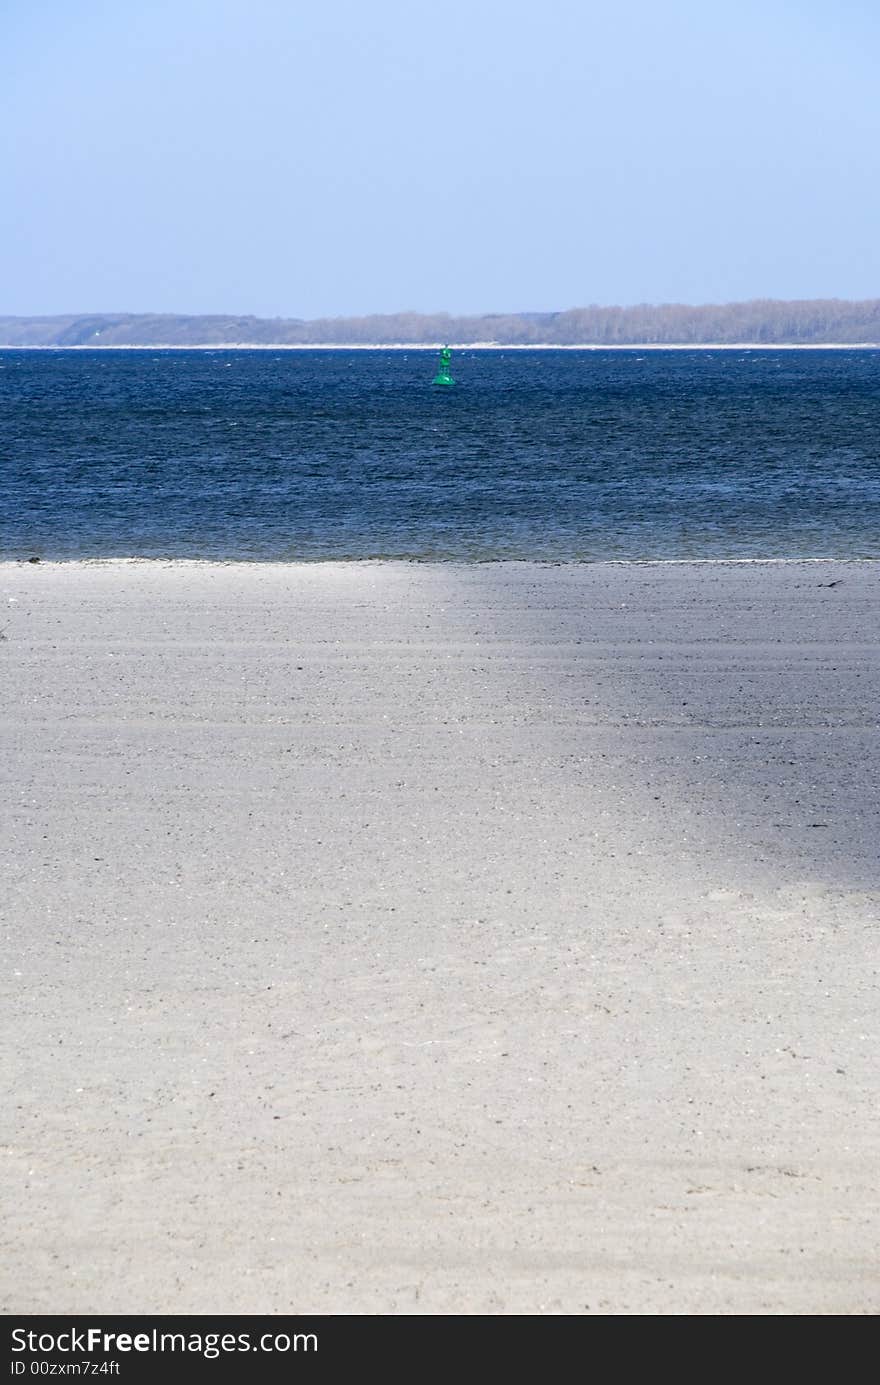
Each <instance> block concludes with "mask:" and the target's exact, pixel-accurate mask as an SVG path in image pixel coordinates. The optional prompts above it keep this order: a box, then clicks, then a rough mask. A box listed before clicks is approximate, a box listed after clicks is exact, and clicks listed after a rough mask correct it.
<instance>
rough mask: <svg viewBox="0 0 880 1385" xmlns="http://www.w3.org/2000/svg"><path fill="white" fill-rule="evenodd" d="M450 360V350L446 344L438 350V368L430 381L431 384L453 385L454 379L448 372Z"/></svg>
mask: <svg viewBox="0 0 880 1385" xmlns="http://www.w3.org/2000/svg"><path fill="white" fill-rule="evenodd" d="M451 360H452V352H451V351H450V350H449V347H448V346H444V348H443V350H442V351H441V352H440V368H439V370H438V371H437V374H436V375H435V376H434V378H433V380H432V381H431V384H432V385H454V384H455V381H454V380H453V378H452V376H451V375H450V374H449V362H450V361H451Z"/></svg>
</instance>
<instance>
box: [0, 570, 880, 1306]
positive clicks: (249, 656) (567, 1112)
mask: <svg viewBox="0 0 880 1385" xmlns="http://www.w3.org/2000/svg"><path fill="white" fill-rule="evenodd" d="M878 598H880V565H876V564H869V563H864V564H856V563H853V564H845V563H825V564H801V563H792V564H767V565H764V564H757V565H751V564H746V565H722V564H717V565H716V564H713V565H706V566H704V565H687V564H683V565H646V566H615V565H608V566H604V565H602V566H596V567H541V566H531V565H527V564H522V565H518V564H512V565H503V566H494V567H455V566H418V565H406V564H391V563H389V564H326V565H316V566H286V567H285V566H252V567H247V566H234V565H230V566H219V565H216V566H215V565H197V564H167V565H164V564H85V565H68V566H61V565H52V564H43V565H40V566H31V565H26V564H24V565H13V564H6V565H4V566H2V567H0V632H2V634H3V635H4V637H5V638H4V640H3V642H2V643H0V668H2V677H3V689H4V693H3V705H2V712H0V716H2V732H3V737H4V741H5V748H4V753H3V801H2V819H3V821H2V848H3V857H4V859H3V862H2V878H3V881H4V888H3V901H2V903H3V913H4V930H3V931H4V938H5V941H4V963H3V978H4V989H5V990H6V991H7V992H8V998H6V999H5V1000H4V1009H3V1013H4V1016H5V1019H6V1024H7V1030H6V1036H5V1051H6V1053H7V1054H8V1053H9V1052H10V1051H11V1052H12V1055H13V1069H14V1078H13V1083H12V1088H11V1091H12V1095H11V1097H10V1098H7V1099H6V1100H5V1101H4V1106H3V1109H4V1112H5V1118H6V1126H7V1129H6V1130H5V1132H4V1136H3V1139H4V1142H5V1144H6V1148H5V1150H4V1155H3V1162H2V1165H0V1168H2V1177H3V1185H4V1186H3V1191H4V1199H5V1205H6V1207H7V1209H8V1211H7V1215H6V1217H5V1231H4V1236H5V1238H6V1240H7V1245H6V1246H5V1248H4V1251H3V1255H2V1270H0V1279H2V1293H0V1300H2V1304H3V1306H4V1307H5V1308H6V1309H7V1310H8V1311H16V1312H23V1311H36V1312H60V1313H65V1312H68V1313H69V1312H87V1311H102V1312H159V1311H170V1312H186V1311H194V1312H224V1311H229V1312H232V1311H239V1312H263V1311H266V1312H280V1311H317V1312H327V1311H341V1312H344V1313H461V1312H464V1313H469V1312H476V1313H560V1312H561V1313H592V1314H638V1313H648V1314H657V1313H661V1314H718V1313H721V1314H727V1313H744V1314H778V1313H798V1314H812V1313H843V1314H853V1313H855V1314H858V1313H876V1312H878V1311H880V1281H878V1227H880V1206H878V1202H880V1199H878V1191H877V1182H876V1158H877V1153H878V1124H880V1117H878V1111H880V1103H878V1085H880V1084H878V1080H877V1061H876V1036H877V1013H878V1010H877V1002H878V994H877V958H878V947H877V931H876V930H877V922H878V910H877V903H878V893H877V889H878V871H877V861H876V849H877V843H878V841H880V810H878V801H877V794H876V786H877V781H878V770H880V754H878V738H877V708H878V706H880V688H878V682H880V654H878V627H877V610H878ZM10 1117H11V1119H10Z"/></svg>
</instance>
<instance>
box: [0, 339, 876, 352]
mask: <svg viewBox="0 0 880 1385" xmlns="http://www.w3.org/2000/svg"><path fill="white" fill-rule="evenodd" d="M444 346H448V347H450V349H451V350H453V351H878V350H880V341H845V342H844V341H821V342H784V341H782V342H756V341H736V342H729V341H726V342H662V341H659V342H641V343H639V342H620V343H615V344H614V345H610V344H608V343H605V342H579V343H576V344H575V343H568V344H566V345H560V344H559V343H556V342H528V343H525V342H509V343H505V342H496V341H473V342H456V341H449V342H442V341H437V342H424V341H418V342H250V341H224V342H201V343H195V342H193V343H190V344H188V345H186V346H181V345H177V344H175V343H174V342H152V343H150V344H149V345H145V344H143V343H141V342H138V343H135V342H131V343H126V344H123V343H122V342H115V343H112V344H108V345H106V346H104V345H94V346H91V345H87V344H86V343H80V344H77V345H75V346H55V345H52V344H48V343H47V344H40V345H28V346H14V345H12V344H11V343H0V351H439V350H440V349H441V348H442V347H444Z"/></svg>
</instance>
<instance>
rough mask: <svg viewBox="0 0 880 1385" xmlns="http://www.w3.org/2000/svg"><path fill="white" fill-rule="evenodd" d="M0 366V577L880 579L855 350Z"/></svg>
mask: <svg viewBox="0 0 880 1385" xmlns="http://www.w3.org/2000/svg"><path fill="white" fill-rule="evenodd" d="M435 371H436V353H434V352H430V351H424V350H408V349H395V350H316V351H308V350H287V351H285V350H278V351H276V350H272V349H268V350H267V349H262V350H153V349H146V350H112V349H106V348H102V349H95V350H87V349H76V350H31V351H18V350H2V351H0V558H5V559H27V558H33V557H36V558H41V559H44V560H46V559H83V558H111V557H138V558H156V559H161V558H194V559H214V560H218V559H219V560H224V561H229V560H247V561H255V562H265V561H278V560H282V561H301V560H307V561H319V560H326V559H340V558H402V559H415V560H425V561H468V562H470V561H475V562H489V561H497V560H508V559H529V560H538V561H544V562H596V561H607V560H620V559H627V560H645V559H695V558H702V559H723V558H822V557H836V558H876V557H880V350H870V349H854V350H791V349H789V350H783V349H772V350H757V349H754V350H748V349H738V348H737V349H728V350H714V349H712V350H705V349H703V350H639V349H632V350H623V351H621V350H617V351H603V350H583V351H581V350H560V351H554V350H503V349H499V350H466V349H462V350H459V351H454V352H453V358H452V373H453V376H454V378H455V384H454V385H452V386H450V387H443V386H437V385H433V384H432V379H433V376H434V374H435Z"/></svg>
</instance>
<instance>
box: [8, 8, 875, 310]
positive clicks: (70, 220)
mask: <svg viewBox="0 0 880 1385" xmlns="http://www.w3.org/2000/svg"><path fill="white" fill-rule="evenodd" d="M878 67H880V17H878V7H877V6H875V5H874V4H873V3H871V4H869V3H868V0H864V2H863V3H862V2H860V0H836V3H835V4H834V5H832V4H831V3H830V0H825V3H817V2H816V0H800V2H798V0H764V3H762V4H757V3H752V0H738V3H736V4H732V3H731V4H728V3H712V2H711V0H702V3H695V2H692V0H669V3H667V4H665V5H660V4H656V3H648V0H617V3H613V4H611V3H609V4H604V3H603V4H596V3H592V2H591V0H580V3H574V0H571V2H570V0H544V3H537V0H533V3H530V4H524V3H520V0H505V3H500V2H499V3H496V0H468V3H462V0H459V3H457V4H451V3H450V4H447V5H446V6H445V7H444V6H443V5H442V4H441V3H440V0H430V3H422V4H417V3H412V2H411V0H410V2H408V3H403V0H373V3H372V4H369V3H367V0H321V3H316V0H309V2H308V3H305V2H301V0H173V3H172V0H43V3H39V4H37V3H34V0H27V3H26V2H25V0H0V90H2V93H3V95H2V119H0V155H2V165H0V166H2V180H3V184H2V193H3V195H2V199H0V266H2V279H0V289H2V291H0V313H23V314H29V313H53V312H86V311H96V312H109V311H116V310H119V311H129V312H134V311H163V312H191V313H202V312H234V313H256V314H260V315H265V316H274V315H283V316H297V317H313V316H318V315H325V314H327V315H335V314H341V313H368V312H384V311H389V312H390V311H397V310H401V309H407V308H412V309H418V310H422V311H437V310H441V309H448V310H450V311H454V312H482V311H489V310H499V311H517V310H525V309H553V308H565V307H571V306H576V305H581V304H587V303H637V302H645V301H650V302H669V301H682V302H718V301H728V300H733V299H743V298H753V297H776V298H796V297H804V298H808V297H825V296H839V297H847V298H858V297H874V296H880V176H878V150H880V94H878V92H880V84H878V79H877V72H878Z"/></svg>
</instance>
